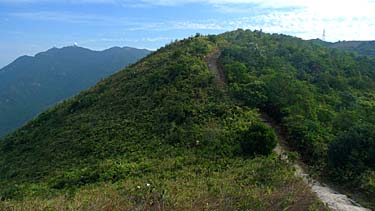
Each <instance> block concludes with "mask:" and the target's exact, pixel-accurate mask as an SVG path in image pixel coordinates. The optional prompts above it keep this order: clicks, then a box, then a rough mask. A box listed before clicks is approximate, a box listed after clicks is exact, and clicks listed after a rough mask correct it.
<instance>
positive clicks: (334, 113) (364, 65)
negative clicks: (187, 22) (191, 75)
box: [219, 30, 375, 206]
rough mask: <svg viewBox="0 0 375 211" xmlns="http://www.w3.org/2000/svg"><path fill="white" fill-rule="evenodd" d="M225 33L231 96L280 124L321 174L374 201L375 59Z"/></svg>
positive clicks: (293, 40) (291, 142)
mask: <svg viewBox="0 0 375 211" xmlns="http://www.w3.org/2000/svg"><path fill="white" fill-rule="evenodd" d="M219 37H220V39H219V40H220V42H219V43H220V47H221V48H222V49H223V52H222V56H221V58H220V59H221V61H222V63H223V66H224V68H225V72H226V74H227V78H228V82H229V89H230V92H231V93H232V95H233V96H235V97H236V99H238V101H239V102H240V103H242V104H243V105H247V106H249V107H252V108H253V107H257V108H259V109H260V110H261V111H262V112H265V113H267V114H269V115H270V116H272V117H273V118H274V119H275V120H276V121H277V122H279V124H281V125H282V126H283V127H284V129H285V130H286V132H287V135H288V142H289V145H290V146H292V147H293V148H295V149H297V150H298V151H300V152H301V153H302V155H303V158H304V160H305V161H306V162H307V163H308V164H310V165H311V166H312V167H313V169H314V170H315V173H319V174H320V175H321V176H325V177H326V178H329V179H330V180H331V181H335V182H337V183H338V184H340V185H343V186H346V187H348V188H350V189H352V190H355V191H359V192H361V193H365V194H367V196H368V197H369V199H370V201H371V199H374V198H375V133H374V131H375V60H374V59H372V58H370V57H364V56H358V55H357V54H354V53H351V52H346V51H341V50H337V49H331V48H327V47H324V46H322V45H319V44H316V43H313V42H307V41H303V40H301V39H297V38H294V37H290V36H284V35H277V34H272V35H271V34H266V33H262V32H259V31H254V32H251V31H243V30H238V31H235V32H229V33H225V34H223V35H220V36H219ZM372 206H374V205H372Z"/></svg>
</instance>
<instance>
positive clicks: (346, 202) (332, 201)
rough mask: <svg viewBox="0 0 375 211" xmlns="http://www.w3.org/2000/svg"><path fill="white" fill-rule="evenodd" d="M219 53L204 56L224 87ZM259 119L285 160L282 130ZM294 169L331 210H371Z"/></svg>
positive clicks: (264, 117)
mask: <svg viewBox="0 0 375 211" xmlns="http://www.w3.org/2000/svg"><path fill="white" fill-rule="evenodd" d="M220 55H221V51H220V50H219V49H215V50H214V51H213V52H212V53H211V54H209V55H207V56H206V62H207V65H208V68H209V69H210V71H211V72H212V73H213V74H214V76H215V81H216V83H217V84H219V86H221V87H224V86H225V85H226V83H227V81H226V79H225V74H224V71H223V68H222V67H221V66H220V64H218V58H219V57H220ZM261 120H262V121H263V122H264V123H265V124H267V125H268V126H269V127H272V128H273V129H274V130H275V132H276V134H277V138H278V141H279V143H278V144H277V146H276V147H275V149H274V152H275V153H276V154H278V155H279V156H280V158H281V159H284V160H287V159H288V157H287V156H286V154H285V152H288V151H289V150H288V147H287V146H286V144H285V143H286V142H285V138H284V135H283V133H282V130H281V129H280V128H279V127H278V126H277V125H276V124H275V123H274V121H273V120H272V119H271V118H269V117H268V116H267V115H265V114H263V115H262V117H261ZM293 166H294V168H295V169H296V172H295V174H296V176H298V177H301V178H302V179H303V181H304V182H305V183H306V184H307V185H309V186H310V187H311V190H312V191H313V192H314V193H315V194H316V195H317V196H318V198H319V199H320V200H321V201H322V202H323V203H324V204H326V205H327V206H328V207H329V208H331V209H332V210H333V211H371V210H370V209H367V208H364V207H362V206H361V205H359V204H358V203H356V202H355V201H354V200H352V199H350V198H349V197H347V196H346V195H344V194H340V193H338V192H337V191H335V190H333V189H332V188H330V187H328V186H327V185H325V184H321V183H320V182H318V181H316V180H314V179H312V178H311V177H310V176H309V175H308V174H307V173H306V171H305V170H304V168H303V166H304V165H303V163H296V164H294V165H293Z"/></svg>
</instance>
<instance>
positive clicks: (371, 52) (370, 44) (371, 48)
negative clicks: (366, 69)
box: [311, 39, 375, 56]
mask: <svg viewBox="0 0 375 211" xmlns="http://www.w3.org/2000/svg"><path fill="white" fill-rule="evenodd" d="M311 41H313V42H315V43H317V44H320V45H323V46H326V47H331V48H338V49H342V50H348V51H353V52H356V53H358V54H360V55H365V56H375V41H339V42H334V43H332V42H325V41H323V40H320V39H314V40H311Z"/></svg>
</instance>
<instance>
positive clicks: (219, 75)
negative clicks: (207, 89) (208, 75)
mask: <svg viewBox="0 0 375 211" xmlns="http://www.w3.org/2000/svg"><path fill="white" fill-rule="evenodd" d="M220 55H221V51H220V50H219V49H218V48H216V49H215V50H214V51H213V52H212V53H210V54H209V55H207V56H206V62H207V65H208V69H209V70H210V71H211V72H212V73H213V74H214V76H215V81H216V83H217V84H219V86H221V87H224V86H225V84H226V83H227V81H226V79H225V74H224V71H223V68H221V67H220V64H218V62H217V60H218V58H219V57H220Z"/></svg>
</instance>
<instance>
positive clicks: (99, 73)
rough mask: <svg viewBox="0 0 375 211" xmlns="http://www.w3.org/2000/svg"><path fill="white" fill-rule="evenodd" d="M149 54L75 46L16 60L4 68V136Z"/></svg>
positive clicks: (0, 83) (0, 75)
mask: <svg viewBox="0 0 375 211" xmlns="http://www.w3.org/2000/svg"><path fill="white" fill-rule="evenodd" d="M149 53H150V51H148V50H142V49H135V48H129V47H124V48H119V47H114V48H110V49H107V50H104V51H92V50H89V49H85V48H81V47H77V46H71V47H64V48H61V49H58V48H52V49H50V50H48V51H46V52H42V53H39V54H37V55H35V56H34V57H31V56H22V57H20V58H18V59H16V60H15V61H14V62H12V63H11V64H9V65H7V66H6V67H4V68H2V69H0V137H3V136H5V135H6V134H7V133H9V132H11V131H14V130H15V129H16V128H18V127H21V126H22V125H24V124H25V123H26V122H27V121H30V120H31V119H32V118H34V117H35V116H36V115H37V114H39V113H40V112H42V111H44V110H46V109H47V108H49V107H51V106H53V105H55V104H56V103H57V102H59V101H61V100H63V99H66V98H69V97H72V96H74V95H76V94H78V93H79V92H81V91H82V90H85V89H87V88H89V87H91V86H93V85H95V84H96V83H97V82H98V81H99V80H100V79H102V78H104V77H107V76H109V75H111V74H113V73H114V72H115V71H117V70H119V69H121V68H124V67H125V66H127V65H129V64H131V63H134V62H136V61H138V60H139V59H141V58H143V57H144V56H146V55H147V54H149Z"/></svg>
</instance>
